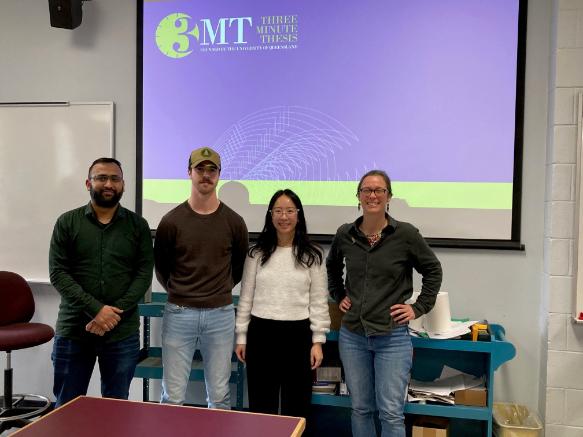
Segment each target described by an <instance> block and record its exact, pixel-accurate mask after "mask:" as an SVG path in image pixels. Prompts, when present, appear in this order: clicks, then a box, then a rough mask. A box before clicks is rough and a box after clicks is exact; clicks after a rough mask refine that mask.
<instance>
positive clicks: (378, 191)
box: [360, 188, 387, 196]
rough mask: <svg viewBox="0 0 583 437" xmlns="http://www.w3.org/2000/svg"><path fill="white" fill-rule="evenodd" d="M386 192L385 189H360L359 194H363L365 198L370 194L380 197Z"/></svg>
mask: <svg viewBox="0 0 583 437" xmlns="http://www.w3.org/2000/svg"><path fill="white" fill-rule="evenodd" d="M386 192H387V189H386V188H361V189H360V194H364V195H365V196H370V195H371V194H372V193H375V195H377V196H382V195H383V194H385V193H386Z"/></svg>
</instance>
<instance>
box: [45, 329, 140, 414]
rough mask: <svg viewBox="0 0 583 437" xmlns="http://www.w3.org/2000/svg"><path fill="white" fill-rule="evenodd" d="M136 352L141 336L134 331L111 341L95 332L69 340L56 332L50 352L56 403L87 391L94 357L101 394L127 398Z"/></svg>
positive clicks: (58, 405)
mask: <svg viewBox="0 0 583 437" xmlns="http://www.w3.org/2000/svg"><path fill="white" fill-rule="evenodd" d="M139 356H140V337H139V334H138V333H137V332H136V333H135V334H132V335H131V336H129V337H127V338H124V339H123V340H120V341H115V342H113V343H105V342H104V341H103V339H102V338H101V337H97V336H95V339H92V338H91V339H89V340H87V339H84V340H72V339H70V338H65V337H61V336H58V335H57V336H56V337H55V343H54V345H53V353H52V355H51V359H52V360H53V367H54V370H55V375H54V384H53V393H54V395H55V397H56V402H55V407H60V406H61V405H63V404H65V403H67V402H69V401H70V400H71V399H75V398H76V397H77V396H82V395H85V394H87V387H88V386H89V381H90V379H91V374H92V373H93V367H94V366H95V359H98V361H99V371H100V372H101V395H102V396H103V397H106V398H115V399H127V398H128V395H129V390H130V383H131V382H132V378H133V377H134V371H135V369H136V365H137V363H138V359H139Z"/></svg>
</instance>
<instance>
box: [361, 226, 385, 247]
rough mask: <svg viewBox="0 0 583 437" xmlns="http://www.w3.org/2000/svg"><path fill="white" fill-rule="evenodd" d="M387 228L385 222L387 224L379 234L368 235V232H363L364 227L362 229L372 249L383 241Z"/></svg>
mask: <svg viewBox="0 0 583 437" xmlns="http://www.w3.org/2000/svg"><path fill="white" fill-rule="evenodd" d="M385 226H387V220H385V223H384V224H383V226H382V228H381V229H380V230H379V231H377V232H373V233H371V234H367V233H366V232H364V231H363V230H362V227H361V228H360V230H361V231H362V232H363V234H364V236H365V237H366V239H367V240H368V244H369V245H370V246H371V247H372V246H374V245H375V244H377V243H378V242H379V240H380V239H381V236H382V234H383V229H384V228H385Z"/></svg>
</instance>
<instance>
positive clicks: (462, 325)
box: [410, 320, 478, 340]
mask: <svg viewBox="0 0 583 437" xmlns="http://www.w3.org/2000/svg"><path fill="white" fill-rule="evenodd" d="M474 323H478V322H477V321H476V320H474V321H469V322H457V321H453V320H452V322H451V326H450V328H449V329H448V330H447V331H442V332H439V333H436V332H428V331H425V330H421V331H416V330H414V329H411V328H410V330H411V333H412V334H413V335H419V334H423V333H425V334H427V336H428V337H429V338H434V339H442V340H446V339H448V338H455V337H459V336H460V335H464V334H467V333H468V332H470V326H472V325H473V324H474Z"/></svg>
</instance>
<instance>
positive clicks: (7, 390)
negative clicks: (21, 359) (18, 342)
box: [3, 352, 12, 410]
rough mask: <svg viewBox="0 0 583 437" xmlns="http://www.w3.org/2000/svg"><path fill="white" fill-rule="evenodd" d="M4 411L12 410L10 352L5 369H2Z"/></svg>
mask: <svg viewBox="0 0 583 437" xmlns="http://www.w3.org/2000/svg"><path fill="white" fill-rule="evenodd" d="M3 407H4V409H5V410H9V409H10V408H12V368H11V367H10V352H9V353H8V361H7V368H6V369H4V405H3Z"/></svg>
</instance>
